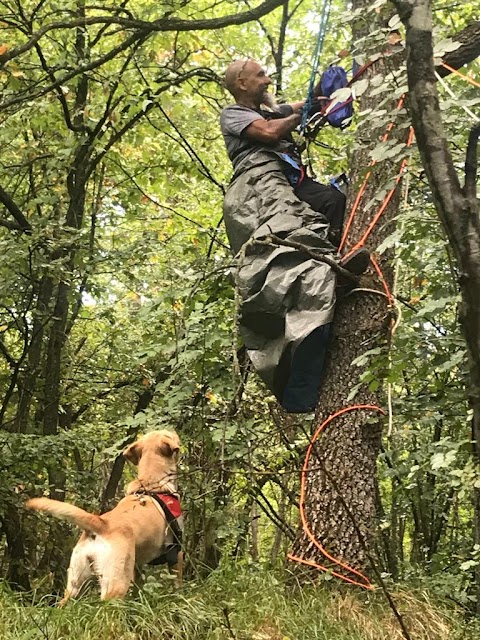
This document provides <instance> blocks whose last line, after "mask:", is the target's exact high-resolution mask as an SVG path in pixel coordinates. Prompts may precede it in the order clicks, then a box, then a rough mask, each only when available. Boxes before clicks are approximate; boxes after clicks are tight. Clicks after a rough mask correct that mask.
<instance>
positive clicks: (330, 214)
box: [295, 176, 346, 246]
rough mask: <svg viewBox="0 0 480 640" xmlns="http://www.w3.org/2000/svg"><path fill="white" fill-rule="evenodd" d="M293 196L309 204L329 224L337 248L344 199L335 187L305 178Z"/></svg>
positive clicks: (343, 211) (341, 224)
mask: <svg viewBox="0 0 480 640" xmlns="http://www.w3.org/2000/svg"><path fill="white" fill-rule="evenodd" d="M295 195H296V196H297V198H299V199H300V200H303V202H306V203H307V204H309V205H310V206H311V207H312V209H313V210H314V211H318V213H322V214H323V215H324V216H325V217H326V218H327V220H328V222H329V223H330V235H331V239H332V242H333V243H334V244H335V245H336V246H338V245H339V244H340V235H341V231H342V226H343V218H344V215H345V203H346V198H345V196H344V195H343V193H341V192H340V191H339V190H338V189H335V187H332V186H329V185H325V184H320V183H319V182H317V181H316V180H313V179H312V178H309V177H308V176H305V178H304V179H303V180H302V182H301V183H300V184H299V185H298V187H296V188H295Z"/></svg>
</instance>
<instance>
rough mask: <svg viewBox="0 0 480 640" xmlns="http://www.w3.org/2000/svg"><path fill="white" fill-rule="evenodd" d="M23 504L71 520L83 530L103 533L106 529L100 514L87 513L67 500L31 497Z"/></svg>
mask: <svg viewBox="0 0 480 640" xmlns="http://www.w3.org/2000/svg"><path fill="white" fill-rule="evenodd" d="M25 506H26V507H27V508H28V509H35V510H36V511H45V512H46V513H50V514H51V515H52V516H55V517H56V518H61V519H62V520H68V521H69V522H73V524H76V525H77V527H79V528H80V529H83V530H84V531H89V532H90V531H91V532H93V533H99V534H101V533H104V532H105V530H106V529H107V526H108V525H107V523H106V522H105V520H103V519H102V517H101V516H97V515H95V514H93V513H88V511H84V510H83V509H80V508H79V507H75V506H74V505H73V504H69V503H68V502H60V501H59V500H51V499H50V498H31V499H30V500H27V502H26V503H25Z"/></svg>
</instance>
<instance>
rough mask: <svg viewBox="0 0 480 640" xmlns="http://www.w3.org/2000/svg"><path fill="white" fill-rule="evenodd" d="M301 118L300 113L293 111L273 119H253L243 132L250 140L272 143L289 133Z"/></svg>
mask: <svg viewBox="0 0 480 640" xmlns="http://www.w3.org/2000/svg"><path fill="white" fill-rule="evenodd" d="M301 118H302V116H301V114H300V113H294V114H292V115H291V116H287V117H286V118H278V119H275V120H264V119H261V120H255V121H254V122H252V123H251V124H249V125H248V127H247V128H246V129H245V130H244V134H245V136H246V137H247V138H249V139H250V140H256V141H258V142H264V143H266V144H274V143H275V142H280V140H282V139H283V138H285V136H287V135H288V134H289V133H291V132H292V131H293V130H294V129H295V128H296V127H297V126H298V125H299V124H300V120H301Z"/></svg>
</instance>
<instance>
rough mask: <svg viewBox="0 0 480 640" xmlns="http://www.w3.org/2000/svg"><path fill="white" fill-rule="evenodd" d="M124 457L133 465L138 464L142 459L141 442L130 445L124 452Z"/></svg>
mask: <svg viewBox="0 0 480 640" xmlns="http://www.w3.org/2000/svg"><path fill="white" fill-rule="evenodd" d="M123 457H124V458H126V459H127V460H130V462H132V463H133V464H138V462H139V460H140V458H141V457H142V445H141V444H140V442H138V441H137V442H133V443H132V444H131V445H129V446H128V447H127V448H126V449H125V451H124V452H123Z"/></svg>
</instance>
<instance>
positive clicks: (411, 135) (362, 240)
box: [345, 127, 415, 257]
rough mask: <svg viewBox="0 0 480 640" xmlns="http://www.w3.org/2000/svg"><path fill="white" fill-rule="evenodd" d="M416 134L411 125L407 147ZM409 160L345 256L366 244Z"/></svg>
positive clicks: (401, 167) (401, 168)
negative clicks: (365, 228) (358, 238)
mask: <svg viewBox="0 0 480 640" xmlns="http://www.w3.org/2000/svg"><path fill="white" fill-rule="evenodd" d="M414 136H415V134H414V131H413V127H410V133H409V135H408V140H407V147H410V146H411V145H412V142H413V138H414ZM407 163H408V160H407V158H404V159H403V160H402V164H401V165H400V170H399V172H398V174H397V177H396V178H395V185H394V186H393V187H392V189H390V191H389V192H388V193H387V195H386V196H385V198H384V200H383V202H382V204H381V205H380V208H379V210H378V211H377V213H376V214H375V215H374V216H373V218H372V221H371V222H370V224H369V225H368V227H367V230H366V231H365V233H364V234H363V236H362V237H361V238H360V240H359V241H358V242H357V243H356V244H355V246H354V247H352V249H351V250H350V251H349V252H348V253H347V255H346V256H345V257H348V256H349V255H350V254H352V253H353V252H354V251H356V250H357V249H359V248H360V247H363V245H364V244H365V242H366V241H367V239H368V236H369V235H370V234H371V233H372V231H373V229H374V228H375V225H376V224H377V222H378V220H379V218H380V216H381V215H382V213H383V212H384V211H385V209H386V208H387V206H388V204H389V202H390V200H391V199H392V197H393V194H394V193H395V191H396V188H397V186H398V183H399V182H400V180H401V179H402V178H403V173H404V171H405V168H406V166H407Z"/></svg>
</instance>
